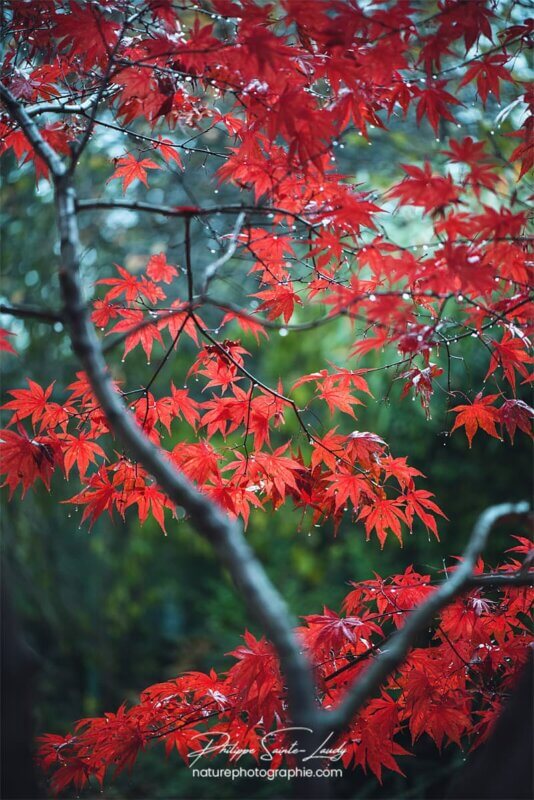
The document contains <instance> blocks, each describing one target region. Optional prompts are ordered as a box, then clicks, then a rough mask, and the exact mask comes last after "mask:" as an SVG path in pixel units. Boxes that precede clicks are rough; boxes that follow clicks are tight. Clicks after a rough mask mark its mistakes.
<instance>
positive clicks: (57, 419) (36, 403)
mask: <svg viewBox="0 0 534 800" xmlns="http://www.w3.org/2000/svg"><path fill="white" fill-rule="evenodd" d="M27 381H28V386H29V387H30V388H29V389H11V390H10V391H9V394H10V395H12V397H14V398H15V399H14V400H9V401H8V402H7V403H4V405H3V406H2V408H5V409H9V410H11V411H13V412H14V413H13V416H12V417H11V420H10V422H9V424H10V425H12V424H13V423H14V422H16V421H19V420H23V419H26V417H30V418H31V422H32V425H33V426H36V425H37V424H38V423H40V428H41V430H43V429H45V428H52V429H53V428H54V427H55V426H56V425H58V424H60V423H65V422H66V421H67V420H68V413H69V410H72V409H69V408H68V407H66V406H61V405H59V404H58V403H51V402H49V397H50V395H51V394H52V390H53V388H54V383H55V381H53V382H52V383H51V384H50V386H48V387H47V388H46V389H43V387H42V386H39V384H38V383H36V382H35V381H32V380H31V379H30V378H27Z"/></svg>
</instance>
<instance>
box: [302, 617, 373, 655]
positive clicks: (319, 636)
mask: <svg viewBox="0 0 534 800" xmlns="http://www.w3.org/2000/svg"><path fill="white" fill-rule="evenodd" d="M304 621H305V622H306V626H307V628H301V629H300V633H301V636H302V637H303V638H304V641H305V642H306V645H307V647H309V648H312V649H313V650H323V651H325V652H327V653H328V652H330V651H333V652H335V653H339V652H340V651H342V650H343V648H344V647H346V646H347V645H358V644H359V643H360V642H362V639H363V642H362V644H363V645H364V648H368V647H369V642H370V640H371V637H372V634H373V633H375V634H378V635H379V636H383V632H382V628H380V626H379V625H377V624H376V622H372V621H370V620H367V619H365V617H340V616H339V615H338V614H336V612H335V611H332V610H331V609H329V608H326V606H325V608H324V609H323V613H322V614H308V615H307V616H305V617H304Z"/></svg>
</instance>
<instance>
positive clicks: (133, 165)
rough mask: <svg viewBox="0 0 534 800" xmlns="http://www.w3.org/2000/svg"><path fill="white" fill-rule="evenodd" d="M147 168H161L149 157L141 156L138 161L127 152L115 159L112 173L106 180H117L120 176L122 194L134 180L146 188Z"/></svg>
mask: <svg viewBox="0 0 534 800" xmlns="http://www.w3.org/2000/svg"><path fill="white" fill-rule="evenodd" d="M147 169H161V167H160V166H159V165H158V164H156V163H155V161H152V160H151V159H150V158H142V159H141V160H140V161H137V159H136V158H135V157H134V156H132V155H131V153H128V154H127V155H125V156H121V158H119V159H117V161H116V165H115V171H114V173H113V175H112V176H111V177H110V178H108V180H107V182H108V183H109V182H110V181H114V180H118V179H119V178H122V191H123V194H124V192H125V191H126V189H127V188H128V186H129V185H130V184H131V183H133V182H134V181H135V180H139V181H141V183H144V185H145V186H146V187H147V188H148V179H147V172H146V171H147Z"/></svg>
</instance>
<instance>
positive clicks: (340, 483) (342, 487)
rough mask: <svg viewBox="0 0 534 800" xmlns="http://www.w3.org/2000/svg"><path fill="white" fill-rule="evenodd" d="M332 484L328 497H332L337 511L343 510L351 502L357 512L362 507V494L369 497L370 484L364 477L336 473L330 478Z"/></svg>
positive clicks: (349, 473) (327, 492)
mask: <svg viewBox="0 0 534 800" xmlns="http://www.w3.org/2000/svg"><path fill="white" fill-rule="evenodd" d="M328 480H329V481H331V482H332V486H330V487H329V488H328V489H327V490H326V496H327V497H332V498H333V500H334V505H335V509H336V511H338V510H339V509H340V508H343V507H344V506H345V505H346V504H347V503H348V501H349V500H350V501H351V503H352V505H353V506H354V510H357V509H358V508H359V507H360V505H361V499H362V494H363V495H364V496H368V495H369V493H370V492H369V482H368V481H367V480H366V479H365V478H364V477H363V475H360V474H355V473H352V472H336V473H334V474H333V475H331V476H329V477H328Z"/></svg>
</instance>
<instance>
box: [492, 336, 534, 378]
mask: <svg viewBox="0 0 534 800" xmlns="http://www.w3.org/2000/svg"><path fill="white" fill-rule="evenodd" d="M527 344H528V342H525V341H524V340H523V339H521V338H519V337H513V336H512V335H511V334H510V332H509V331H508V330H506V331H505V332H504V335H503V337H502V339H501V341H500V342H498V341H496V340H493V341H492V342H491V347H492V349H493V352H492V354H491V359H490V363H489V367H488V371H487V373H486V380H487V379H488V378H489V376H490V375H492V374H493V373H494V372H495V370H496V369H497V368H498V367H501V368H502V370H503V372H504V374H505V376H506V379H507V381H508V383H509V384H510V386H511V387H512V389H513V390H514V393H515V373H516V371H517V372H519V374H520V375H522V376H523V377H524V378H526V377H527V376H528V370H527V368H526V366H525V365H526V364H532V363H534V358H532V356H530V355H529V354H528V353H527V351H526V349H525V347H526V346H527Z"/></svg>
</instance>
